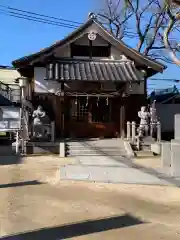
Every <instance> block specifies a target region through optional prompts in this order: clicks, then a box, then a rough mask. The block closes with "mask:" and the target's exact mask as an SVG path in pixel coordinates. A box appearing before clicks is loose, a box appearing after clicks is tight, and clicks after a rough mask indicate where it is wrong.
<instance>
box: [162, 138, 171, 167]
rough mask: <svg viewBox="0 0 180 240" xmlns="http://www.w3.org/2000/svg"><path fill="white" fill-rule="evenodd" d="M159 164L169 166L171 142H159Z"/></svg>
mask: <svg viewBox="0 0 180 240" xmlns="http://www.w3.org/2000/svg"><path fill="white" fill-rule="evenodd" d="M161 164H162V167H170V166H171V142H162V143H161Z"/></svg>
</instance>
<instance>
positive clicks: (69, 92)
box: [13, 16, 165, 138]
mask: <svg viewBox="0 0 180 240" xmlns="http://www.w3.org/2000/svg"><path fill="white" fill-rule="evenodd" d="M13 65H14V66H15V67H16V68H17V69H18V71H19V72H20V73H21V75H22V76H24V77H27V78H28V79H29V90H28V94H29V95H28V98H29V99H30V101H31V102H32V104H33V105H34V107H37V105H39V104H41V105H42V107H43V108H44V110H45V111H46V113H47V114H48V115H49V116H50V118H51V119H52V120H54V121H55V129H56V136H57V137H73V138H94V137H100V138H103V137H109V138H112V137H123V136H124V134H125V129H126V122H127V121H132V120H136V118H137V112H138V110H139V109H140V107H141V106H142V105H144V104H145V102H146V82H147V78H148V77H150V76H152V75H154V74H156V73H158V72H163V70H164V69H165V66H164V65H162V64H160V63H158V62H156V61H154V60H151V59H149V58H146V57H144V56H143V55H142V54H141V53H139V52H137V51H136V50H134V49H131V48H129V47H128V46H127V45H126V44H124V43H123V42H122V41H120V40H119V39H116V38H115V37H114V36H113V35H111V34H110V33H109V32H108V31H107V30H106V29H105V28H104V27H103V26H102V25H101V24H100V23H99V22H98V21H97V19H96V18H95V16H91V17H90V18H89V19H88V20H87V22H86V23H84V24H83V25H82V26H80V27H79V28H78V29H77V30H76V31H74V32H73V33H71V34H70V35H69V36H67V37H66V38H65V39H63V40H61V41H58V42H56V43H55V44H53V45H52V46H50V47H48V48H45V49H43V50H41V51H40V52H38V53H35V54H32V55H30V56H26V57H23V58H21V59H18V60H15V61H13Z"/></svg>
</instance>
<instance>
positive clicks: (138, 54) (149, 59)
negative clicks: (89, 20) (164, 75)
mask: <svg viewBox="0 0 180 240" xmlns="http://www.w3.org/2000/svg"><path fill="white" fill-rule="evenodd" d="M94 23H96V24H97V25H98V26H99V27H100V28H101V29H102V30H103V31H105V32H106V34H108V35H109V36H110V37H112V38H113V39H114V40H115V41H116V42H117V43H119V44H120V45H121V46H122V47H125V48H126V49H127V50H128V51H129V52H130V53H132V54H135V55H137V56H139V57H141V58H143V59H144V60H146V61H148V62H149V63H150V65H151V64H156V65H157V66H159V68H161V69H162V70H161V71H162V72H163V70H165V69H166V68H167V66H166V65H164V64H162V63H160V62H158V61H154V60H152V59H151V58H149V57H147V56H144V55H143V54H142V53H140V52H138V51H137V50H135V49H133V48H130V47H129V46H128V45H126V44H125V43H124V42H123V41H121V40H119V39H118V38H116V37H115V36H113V35H112V34H111V33H110V32H109V31H108V30H107V29H106V28H105V27H104V26H103V25H102V24H101V23H100V22H99V21H97V19H94Z"/></svg>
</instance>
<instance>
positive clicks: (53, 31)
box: [0, 0, 180, 89]
mask: <svg viewBox="0 0 180 240" xmlns="http://www.w3.org/2000/svg"><path fill="white" fill-rule="evenodd" d="M98 1H100V0H51V1H49V0H31V1H28V0H1V1H0V4H2V5H5V6H10V7H14V8H19V9H23V10H26V11H32V12H37V13H41V14H44V15H49V16H54V17H58V18H63V19H68V20H72V21H76V22H80V23H83V22H85V21H86V20H87V17H88V13H89V12H93V11H95V10H97V7H98V6H97V2H98ZM0 9H1V7H0ZM0 23H1V31H0V37H1V40H0V65H11V62H12V61H13V60H15V59H18V58H20V57H23V56H25V55H29V54H31V53H34V52H37V51H39V50H41V49H43V48H45V47H47V46H49V45H51V44H53V43H55V42H56V41H58V40H60V39H62V38H64V37H65V36H67V35H68V34H69V33H70V32H72V31H73V29H70V28H64V27H59V26H52V25H48V24H42V23H37V22H32V21H28V20H23V19H18V18H14V17H10V16H5V15H3V14H2V13H1V11H0ZM178 38H179V39H180V36H178ZM129 41H133V39H130V40H129ZM129 44H131V45H133V43H132V42H131V43H130V42H129ZM179 73H180V67H177V66H175V65H168V69H167V70H166V71H165V72H164V73H163V74H157V75H155V76H154V77H156V78H175V79H180V74H179ZM173 85H174V83H173V82H168V81H156V82H155V81H149V88H166V87H171V86H173ZM177 86H178V88H179V89H180V83H179V84H177Z"/></svg>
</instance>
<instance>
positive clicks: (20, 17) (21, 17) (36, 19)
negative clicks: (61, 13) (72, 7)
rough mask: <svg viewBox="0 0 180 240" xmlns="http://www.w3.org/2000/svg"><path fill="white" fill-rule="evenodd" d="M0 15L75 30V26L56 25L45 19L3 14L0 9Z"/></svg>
mask: <svg viewBox="0 0 180 240" xmlns="http://www.w3.org/2000/svg"><path fill="white" fill-rule="evenodd" d="M0 14H1V15H5V16H10V17H15V18H19V19H25V20H29V21H33V22H39V23H44V24H49V25H54V26H59V27H66V28H73V29H75V28H76V27H75V26H72V25H68V24H65V23H58V22H57V23H56V22H52V21H48V20H46V19H38V18H34V17H31V16H27V15H23V14H16V13H8V12H4V11H2V10H1V9H0Z"/></svg>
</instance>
